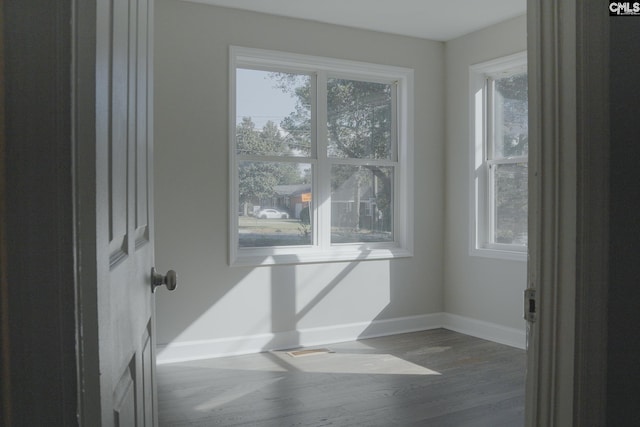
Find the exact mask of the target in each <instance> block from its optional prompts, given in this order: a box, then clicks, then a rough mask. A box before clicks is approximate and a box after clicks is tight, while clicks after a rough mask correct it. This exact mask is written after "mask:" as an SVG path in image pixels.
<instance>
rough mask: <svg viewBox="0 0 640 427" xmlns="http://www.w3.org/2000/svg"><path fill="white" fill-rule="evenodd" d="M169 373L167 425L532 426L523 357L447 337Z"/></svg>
mask: <svg viewBox="0 0 640 427" xmlns="http://www.w3.org/2000/svg"><path fill="white" fill-rule="evenodd" d="M322 348H326V349H328V350H329V351H331V352H329V353H320V354H315V355H307V356H301V357H292V356H290V355H288V354H287V353H286V352H284V351H282V352H269V353H260V354H252V355H246V356H235V357H225V358H217V359H210V360H202V361H197V362H185V363H174V364H168V365H160V366H158V368H157V373H158V401H159V402H158V403H159V419H160V425H161V426H167V427H174V426H175V427H179V426H260V427H262V426H265V427H286V426H371V427H372V426H385V427H386V426H434V427H438V426H451V427H465V426H478V427H499V426H504V427H518V426H522V425H523V424H524V376H525V362H526V354H525V352H524V351H523V350H518V349H515V348H512V347H508V346H504V345H500V344H496V343H493V342H489V341H485V340H481V339H478V338H474V337H469V336H466V335H462V334H459V333H456V332H452V331H448V330H445V329H436V330H431V331H424V332H416V333H410V334H401V335H394V336H389V337H382V338H373V339H367V340H361V341H355V342H346V343H339V344H333V345H328V346H322Z"/></svg>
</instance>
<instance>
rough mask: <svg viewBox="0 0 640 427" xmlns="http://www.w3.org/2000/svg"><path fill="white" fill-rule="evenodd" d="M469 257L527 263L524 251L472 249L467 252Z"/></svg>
mask: <svg viewBox="0 0 640 427" xmlns="http://www.w3.org/2000/svg"><path fill="white" fill-rule="evenodd" d="M469 255H471V256H476V257H482V258H493V259H501V260H505V261H520V262H527V251H526V250H524V251H521V250H508V249H495V248H474V249H471V250H470V251H469Z"/></svg>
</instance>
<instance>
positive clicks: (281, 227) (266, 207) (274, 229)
mask: <svg viewBox="0 0 640 427" xmlns="http://www.w3.org/2000/svg"><path fill="white" fill-rule="evenodd" d="M238 176H239V181H238V182H239V184H238V187H239V194H240V205H239V206H240V212H238V214H239V215H238V245H239V247H241V248H243V247H264V246H291V245H310V244H311V243H312V241H313V240H312V233H311V231H312V226H311V218H312V215H310V214H309V213H310V209H313V208H312V207H311V208H310V205H311V200H312V197H311V196H312V195H311V176H312V172H311V165H310V164H308V163H285V162H239V164H238Z"/></svg>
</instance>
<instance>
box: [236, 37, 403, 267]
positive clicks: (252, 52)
mask: <svg viewBox="0 0 640 427" xmlns="http://www.w3.org/2000/svg"><path fill="white" fill-rule="evenodd" d="M237 68H253V69H259V70H272V71H282V72H292V73H304V74H310V75H314V76H315V78H316V91H317V93H316V106H317V108H316V109H315V111H313V110H312V122H314V125H313V126H312V127H313V129H312V132H314V133H315V141H316V143H315V144H313V145H312V150H311V151H312V155H311V157H307V158H295V160H294V161H297V162H304V163H310V164H311V165H312V169H313V179H312V192H313V197H314V199H315V202H318V201H320V203H319V205H314V207H315V208H314V209H313V212H310V214H311V216H312V218H313V219H312V224H313V236H314V242H313V244H312V245H308V246H290V247H286V246H285V247H260V248H240V247H238V209H239V195H238V167H237V164H238V163H237V161H238V160H237V155H236V147H235V129H236V80H235V77H236V69H237ZM413 74H414V72H413V70H412V69H409V68H403V67H394V66H387V65H378V64H371V63H365V62H357V61H347V60H340V59H333V58H325V57H317V56H309V55H301V54H292V53H286V52H280V51H272V50H263V49H254V48H246V47H239V46H230V48H229V189H230V190H229V264H230V265H232V266H258V265H273V264H301V263H318V262H334V261H335V262H339V261H361V260H371V259H392V258H403V257H411V256H413V216H414V203H413V196H414V191H413V189H414V186H413V139H414V131H413V129H414V98H413V97H414V94H413V93H414V89H413V87H414V81H413ZM329 77H338V78H347V79H354V80H365V81H371V82H380V83H393V84H396V85H397V86H396V91H395V92H396V96H395V109H396V114H397V116H396V117H397V120H396V129H394V131H395V133H396V137H397V146H396V147H397V152H394V154H393V156H394V159H392V160H375V159H371V160H365V161H364V162H363V160H360V159H358V160H354V159H331V161H328V160H327V155H326V141H327V137H326V126H318V123H326V122H327V120H326V114H327V111H326V90H323V89H321V88H326V81H327V78H329ZM314 113H315V121H314V120H313V115H314ZM274 160H277V161H287V159H286V158H277V159H274ZM335 163H342V164H351V163H353V164H358V165H362V164H371V165H380V166H385V165H393V166H394V167H395V173H394V186H393V192H394V193H393V194H394V207H393V209H394V218H393V236H394V240H393V241H392V242H371V243H369V242H367V243H354V244H331V242H330V240H331V236H330V230H331V189H330V167H331V164H335Z"/></svg>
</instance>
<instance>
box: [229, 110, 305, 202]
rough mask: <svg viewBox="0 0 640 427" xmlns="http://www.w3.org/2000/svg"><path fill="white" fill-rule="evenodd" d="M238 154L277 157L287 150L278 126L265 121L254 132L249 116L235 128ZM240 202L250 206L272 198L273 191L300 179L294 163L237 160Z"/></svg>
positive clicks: (253, 125)
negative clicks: (281, 185)
mask: <svg viewBox="0 0 640 427" xmlns="http://www.w3.org/2000/svg"><path fill="white" fill-rule="evenodd" d="M236 150H237V152H238V154H248V155H279V154H283V153H288V152H289V148H288V146H287V144H286V142H285V139H284V138H283V137H282V134H281V132H280V130H279V129H278V127H277V125H276V124H275V123H273V122H271V121H269V122H267V123H266V124H265V125H264V127H263V128H262V130H257V129H256V128H255V124H254V123H253V121H252V120H251V118H249V117H244V118H243V119H242V122H240V123H239V124H238V125H237V126H236ZM238 176H239V193H240V203H251V202H253V201H257V200H260V199H264V198H268V197H271V196H272V195H273V188H274V187H275V186H276V185H280V184H289V183H291V182H297V181H299V180H300V172H299V171H298V168H297V165H296V164H295V163H286V162H254V161H240V162H239V168H238Z"/></svg>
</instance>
